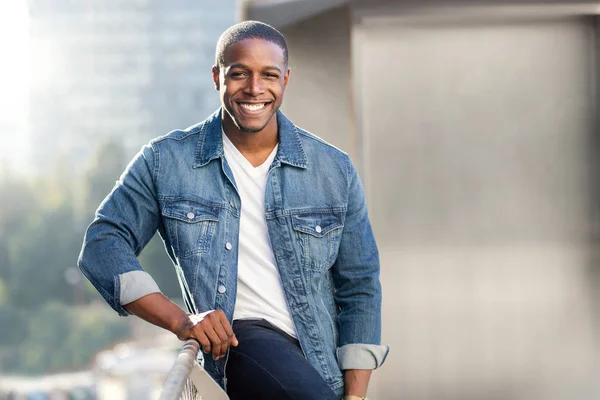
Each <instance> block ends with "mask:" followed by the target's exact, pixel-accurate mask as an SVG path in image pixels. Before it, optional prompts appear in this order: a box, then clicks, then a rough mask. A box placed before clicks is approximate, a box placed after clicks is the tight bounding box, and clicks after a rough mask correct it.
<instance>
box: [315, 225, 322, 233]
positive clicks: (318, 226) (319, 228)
mask: <svg viewBox="0 0 600 400" xmlns="http://www.w3.org/2000/svg"><path fill="white" fill-rule="evenodd" d="M322 230H323V229H321V226H320V225H317V226H316V227H315V231H317V233H321V231H322Z"/></svg>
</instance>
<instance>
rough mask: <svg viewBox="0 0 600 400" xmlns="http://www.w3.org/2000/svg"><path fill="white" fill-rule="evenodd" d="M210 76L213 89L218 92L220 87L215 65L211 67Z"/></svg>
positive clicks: (217, 68)
mask: <svg viewBox="0 0 600 400" xmlns="http://www.w3.org/2000/svg"><path fill="white" fill-rule="evenodd" d="M212 76H213V82H214V83H215V89H216V90H217V92H218V91H219V90H221V85H220V82H219V67H217V66H216V65H213V67H212Z"/></svg>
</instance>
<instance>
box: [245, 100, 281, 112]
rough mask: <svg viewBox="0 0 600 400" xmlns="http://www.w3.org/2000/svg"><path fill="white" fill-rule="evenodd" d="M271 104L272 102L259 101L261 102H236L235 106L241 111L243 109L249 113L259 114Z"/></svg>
mask: <svg viewBox="0 0 600 400" xmlns="http://www.w3.org/2000/svg"><path fill="white" fill-rule="evenodd" d="M271 103H272V101H261V102H255V101H253V102H246V101H236V104H237V105H238V106H240V108H241V109H243V110H244V111H250V112H260V111H262V110H263V109H264V108H265V107H267V106H268V105H269V104H271Z"/></svg>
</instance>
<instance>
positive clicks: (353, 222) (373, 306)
mask: <svg viewBox="0 0 600 400" xmlns="http://www.w3.org/2000/svg"><path fill="white" fill-rule="evenodd" d="M347 161H348V209H347V212H346V217H345V220H344V228H343V231H342V236H341V241H340V247H339V251H338V256H337V259H336V261H335V263H334V265H333V268H332V276H333V281H334V285H335V302H336V305H337V306H338V309H339V313H338V317H339V342H338V349H337V358H338V364H339V366H340V369H342V370H347V369H375V368H378V367H380V366H381V365H382V364H383V362H384V361H385V358H386V357H387V354H388V352H389V348H388V347H387V346H382V345H381V298H382V294H381V284H380V282H379V253H378V250H377V244H376V242H375V237H374V235H373V230H372V228H371V223H370V221H369V216H368V212H367V205H366V201H365V197H364V190H363V187H362V184H361V182H360V178H359V176H358V173H357V172H356V169H355V168H354V166H353V165H352V162H351V161H350V159H349V158H348V159H347Z"/></svg>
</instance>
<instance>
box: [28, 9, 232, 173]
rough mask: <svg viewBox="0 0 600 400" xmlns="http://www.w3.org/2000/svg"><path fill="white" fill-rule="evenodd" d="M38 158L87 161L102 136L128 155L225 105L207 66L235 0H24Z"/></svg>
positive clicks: (38, 161) (40, 162)
mask: <svg viewBox="0 0 600 400" xmlns="http://www.w3.org/2000/svg"><path fill="white" fill-rule="evenodd" d="M28 5H29V13H30V34H31V42H32V82H31V83H32V90H31V98H30V104H31V105H30V113H29V118H30V127H29V136H30V140H29V142H30V144H31V151H32V154H31V158H32V165H33V166H34V167H35V168H36V170H37V171H43V170H44V169H46V168H47V167H48V166H49V165H51V164H52V163H53V162H55V160H56V158H57V157H61V158H63V159H64V161H63V162H67V163H68V164H69V165H71V166H78V167H81V166H82V163H83V164H85V162H86V160H87V158H88V157H89V156H90V154H91V153H93V152H94V151H95V149H96V148H97V147H98V144H99V143H102V142H106V141H109V140H113V141H117V142H118V143H121V144H122V145H123V146H124V148H125V149H126V152H127V155H128V156H132V155H133V154H134V153H135V152H136V151H137V150H139V148H141V146H142V145H143V144H145V143H147V142H148V141H149V140H150V139H151V138H153V137H156V136H159V135H163V134H165V133H167V132H169V131H170V130H172V129H175V128H182V127H186V126H189V125H191V124H193V123H195V122H198V121H199V120H202V119H203V118H205V116H206V115H208V114H209V113H210V112H212V111H214V109H216V107H218V105H219V100H218V96H216V95H215V93H214V88H213V85H212V79H211V77H210V68H211V66H212V65H213V64H214V48H215V43H216V40H217V38H218V37H219V35H220V34H221V32H222V31H223V30H224V29H226V28H227V27H228V26H229V25H231V24H232V23H234V22H235V19H236V12H237V8H236V4H235V1H233V0H225V1H211V0H202V1H197V0H175V1H169V2H163V1H158V0H132V1H128V0H118V1H110V2H107V1H103V0H92V1H84V2H79V1H70V0H53V1H39V0H28Z"/></svg>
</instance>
